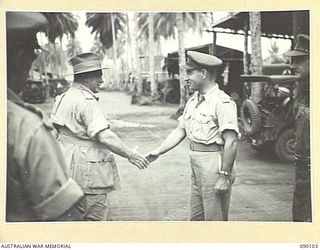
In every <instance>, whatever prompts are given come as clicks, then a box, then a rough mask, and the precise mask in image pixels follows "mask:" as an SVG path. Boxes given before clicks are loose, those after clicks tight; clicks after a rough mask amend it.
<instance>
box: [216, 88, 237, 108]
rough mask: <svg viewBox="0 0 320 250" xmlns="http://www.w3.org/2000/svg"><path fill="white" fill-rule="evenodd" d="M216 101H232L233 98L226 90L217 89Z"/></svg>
mask: <svg viewBox="0 0 320 250" xmlns="http://www.w3.org/2000/svg"><path fill="white" fill-rule="evenodd" d="M218 97H219V98H218V103H232V104H233V103H234V100H233V99H232V98H231V96H229V95H228V94H227V93H226V92H224V91H223V90H221V89H219V91H218Z"/></svg>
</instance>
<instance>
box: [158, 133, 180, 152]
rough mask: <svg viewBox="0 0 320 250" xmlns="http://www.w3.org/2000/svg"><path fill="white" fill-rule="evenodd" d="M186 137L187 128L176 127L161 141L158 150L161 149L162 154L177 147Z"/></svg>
mask: <svg viewBox="0 0 320 250" xmlns="http://www.w3.org/2000/svg"><path fill="white" fill-rule="evenodd" d="M185 137H186V132H185V130H184V129H181V128H176V129H175V130H173V131H172V132H171V133H170V134H169V135H168V136H167V138H166V139H165V140H164V141H163V143H161V145H160V146H159V147H158V148H157V150H158V151H159V153H160V155H162V154H164V153H166V152H168V151H169V150H171V149H173V148H174V147H176V146H177V145H178V144H179V143H180V142H181V141H183V139H184V138H185Z"/></svg>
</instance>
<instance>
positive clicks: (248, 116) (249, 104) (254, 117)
mask: <svg viewBox="0 0 320 250" xmlns="http://www.w3.org/2000/svg"><path fill="white" fill-rule="evenodd" d="M240 117H241V121H242V124H243V129H244V132H245V133H246V134H247V135H253V134H254V133H256V132H257V131H259V130H260V128H261V116H260V111H259V107H258V105H257V104H256V103H255V102H254V101H252V100H249V99H247V100H245V101H244V102H243V103H242V106H241V113H240Z"/></svg>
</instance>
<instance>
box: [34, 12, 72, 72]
mask: <svg viewBox="0 0 320 250" xmlns="http://www.w3.org/2000/svg"><path fill="white" fill-rule="evenodd" d="M42 14H43V15H44V16H45V17H46V19H47V20H48V28H47V31H46V35H47V37H48V40H49V43H48V44H47V45H45V48H46V49H47V51H42V52H41V53H40V54H38V58H37V60H38V61H39V62H37V63H38V65H39V69H41V71H42V70H43V71H44V73H45V75H46V73H47V71H48V67H49V68H50V69H51V73H55V74H57V75H58V76H61V74H62V73H63V71H64V70H65V69H66V68H67V66H66V60H67V56H66V54H65V52H64V51H63V49H62V38H63V36H64V35H68V36H71V39H73V38H74V36H75V32H76V30H77V29H78V21H77V18H76V17H75V16H74V15H73V14H72V13H68V12H60V13H57V12H42ZM56 38H59V39H60V43H59V44H60V46H59V48H57V46H56V45H57V43H56V42H55V40H56ZM37 63H36V64H37ZM42 73H43V72H40V74H41V75H42Z"/></svg>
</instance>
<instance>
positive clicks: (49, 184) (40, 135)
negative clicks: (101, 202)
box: [18, 126, 83, 220]
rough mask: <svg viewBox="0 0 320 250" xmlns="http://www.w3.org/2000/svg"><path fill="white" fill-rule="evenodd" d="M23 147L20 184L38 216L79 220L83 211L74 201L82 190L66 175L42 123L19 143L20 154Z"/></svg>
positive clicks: (59, 157)
mask: <svg viewBox="0 0 320 250" xmlns="http://www.w3.org/2000/svg"><path fill="white" fill-rule="evenodd" d="M25 148H26V149H25ZM25 150H26V155H25V157H19V158H18V161H19V165H20V166H22V168H21V176H22V184H23V187H24V189H25V191H26V195H27V197H28V200H29V201H30V203H31V204H32V206H33V210H34V212H35V214H36V215H37V216H38V218H39V219H40V220H82V219H83V218H82V216H83V214H82V211H81V210H80V209H79V207H78V206H77V205H76V204H77V203H78V201H79V200H80V199H81V198H82V197H83V192H82V191H81V189H80V187H79V186H78V184H77V183H76V182H75V181H74V180H72V179H70V178H68V176H67V170H66V169H67V167H66V164H65V161H64V158H63V155H62V153H61V150H60V147H59V145H58V144H57V142H56V140H55V139H54V138H53V136H52V135H51V134H50V133H49V132H48V130H47V129H45V128H44V126H41V127H40V128H39V129H38V130H36V132H35V133H34V134H33V136H32V137H31V139H30V141H29V144H28V145H27V147H25V145H21V147H20V148H19V152H20V153H21V154H20V155H24V153H23V152H25ZM20 161H21V162H20ZM26 173H27V174H26ZM66 214H68V216H65V215H66Z"/></svg>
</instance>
